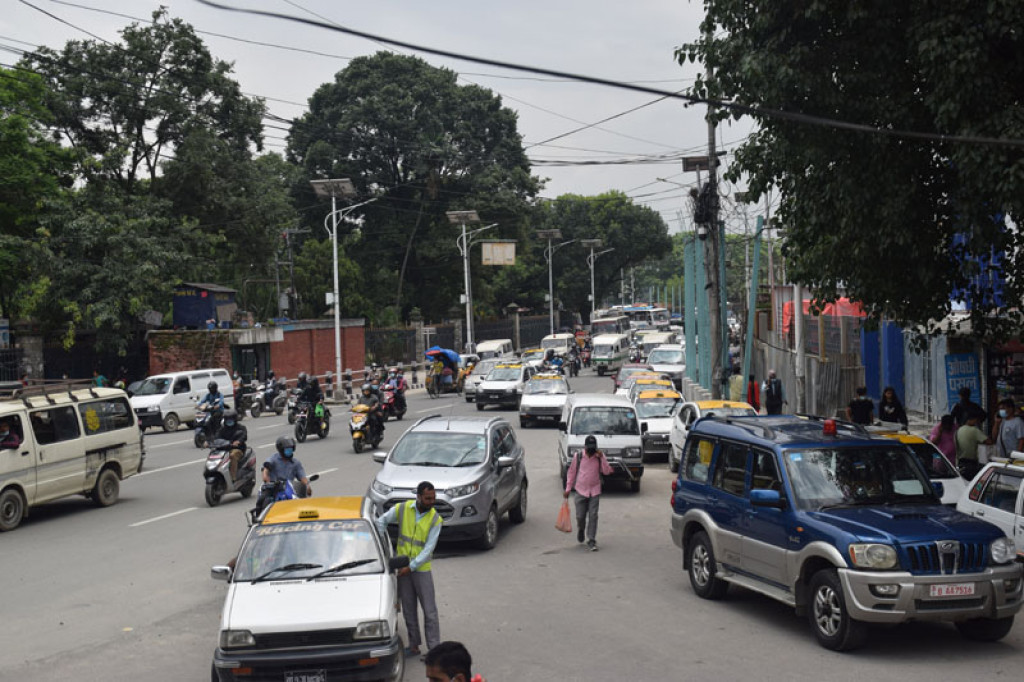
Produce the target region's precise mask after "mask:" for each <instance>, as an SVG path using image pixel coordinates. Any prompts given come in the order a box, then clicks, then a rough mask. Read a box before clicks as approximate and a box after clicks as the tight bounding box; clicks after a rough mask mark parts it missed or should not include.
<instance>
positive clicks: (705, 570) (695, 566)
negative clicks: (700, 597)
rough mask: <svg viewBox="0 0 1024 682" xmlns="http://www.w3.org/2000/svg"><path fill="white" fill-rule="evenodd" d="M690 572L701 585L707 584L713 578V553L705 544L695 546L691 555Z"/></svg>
mask: <svg viewBox="0 0 1024 682" xmlns="http://www.w3.org/2000/svg"><path fill="white" fill-rule="evenodd" d="M690 574H691V575H692V576H693V581H694V582H695V583H697V584H698V585H700V586H701V587H703V586H705V585H707V584H708V580H709V579H710V578H711V555H710V554H709V553H708V548H707V547H705V546H704V545H703V544H699V545H697V546H696V547H694V548H693V554H692V555H691V556H690Z"/></svg>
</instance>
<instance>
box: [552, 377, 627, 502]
mask: <svg viewBox="0 0 1024 682" xmlns="http://www.w3.org/2000/svg"><path fill="white" fill-rule="evenodd" d="M558 429H559V431H561V432H562V433H561V435H560V436H559V438H558V461H559V465H560V469H561V477H562V486H563V487H564V486H565V483H566V476H567V474H568V473H569V465H570V464H571V463H572V458H573V457H574V456H575V455H576V454H577V453H581V452H583V445H584V441H586V439H587V436H595V437H596V438H597V447H598V449H599V450H601V451H602V452H604V454H605V457H606V458H607V459H608V464H610V465H611V467H612V470H613V472H612V474H611V475H610V476H609V477H608V478H611V479H617V480H624V481H628V482H629V488H630V490H632V491H633V492H637V491H639V490H640V479H641V477H643V475H644V461H643V441H642V439H641V437H642V433H643V430H642V427H641V426H640V422H639V420H637V418H636V409H635V408H634V407H633V404H632V403H631V402H629V399H628V398H626V397H625V396H620V395H608V394H607V393H574V394H572V395H570V396H569V399H568V400H566V401H565V407H564V408H563V409H562V417H561V419H560V420H559V422H558Z"/></svg>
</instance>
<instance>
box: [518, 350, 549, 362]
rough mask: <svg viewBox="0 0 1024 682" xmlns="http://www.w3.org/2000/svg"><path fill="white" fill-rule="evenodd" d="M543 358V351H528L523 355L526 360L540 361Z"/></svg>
mask: <svg viewBox="0 0 1024 682" xmlns="http://www.w3.org/2000/svg"><path fill="white" fill-rule="evenodd" d="M543 357H544V351H543V350H530V351H527V352H525V353H523V358H524V359H526V360H540V359H541V358H543Z"/></svg>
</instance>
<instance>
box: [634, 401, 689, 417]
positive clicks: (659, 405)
mask: <svg viewBox="0 0 1024 682" xmlns="http://www.w3.org/2000/svg"><path fill="white" fill-rule="evenodd" d="M678 404H679V400H678V399H676V398H645V399H643V400H638V401H637V403H636V413H637V416H639V417H640V418H641V419H654V418H656V417H671V416H672V413H673V412H675V409H676V406H677V405H678Z"/></svg>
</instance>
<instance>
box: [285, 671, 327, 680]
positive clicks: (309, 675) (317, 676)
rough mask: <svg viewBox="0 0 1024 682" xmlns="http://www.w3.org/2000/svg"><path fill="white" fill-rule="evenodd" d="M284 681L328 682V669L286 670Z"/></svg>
mask: <svg viewBox="0 0 1024 682" xmlns="http://www.w3.org/2000/svg"><path fill="white" fill-rule="evenodd" d="M284 682H327V671H326V670H296V671H292V672H288V671H285V673H284Z"/></svg>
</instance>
